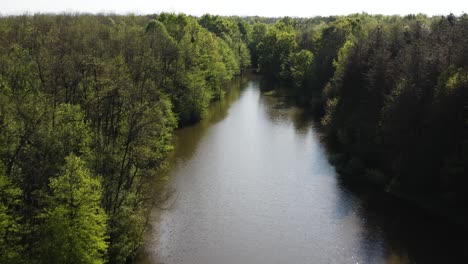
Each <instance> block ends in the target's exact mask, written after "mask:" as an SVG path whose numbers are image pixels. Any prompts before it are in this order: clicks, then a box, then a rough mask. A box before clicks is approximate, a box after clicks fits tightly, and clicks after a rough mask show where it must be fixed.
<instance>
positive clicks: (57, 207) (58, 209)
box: [39, 155, 108, 264]
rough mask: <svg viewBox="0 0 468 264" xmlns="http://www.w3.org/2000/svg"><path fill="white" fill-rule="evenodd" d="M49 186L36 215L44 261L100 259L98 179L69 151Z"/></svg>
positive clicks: (102, 223)
mask: <svg viewBox="0 0 468 264" xmlns="http://www.w3.org/2000/svg"><path fill="white" fill-rule="evenodd" d="M49 187H50V189H51V194H50V195H49V196H48V197H47V201H46V204H47V206H46V208H45V209H44V212H43V213H42V214H40V216H39V219H41V220H42V221H43V224H42V228H41V229H42V234H43V239H42V241H41V244H40V251H41V255H42V260H43V261H44V263H93V264H94V263H96V264H97V263H104V262H105V257H104V256H105V253H106V249H107V247H108V243H107V242H106V239H107V237H106V221H107V216H106V214H105V212H104V210H103V209H102V208H101V206H100V202H101V192H102V187H101V183H100V181H99V179H98V178H96V177H93V176H92V175H91V172H90V171H89V169H88V168H87V167H86V164H85V162H84V161H82V160H81V159H80V158H79V157H77V156H75V155H70V156H68V157H67V158H66V163H65V166H64V167H63V171H62V173H61V174H60V175H59V176H58V177H56V178H52V179H51V180H50V184H49Z"/></svg>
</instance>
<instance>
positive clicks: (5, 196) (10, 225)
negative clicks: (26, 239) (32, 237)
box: [0, 163, 25, 263]
mask: <svg viewBox="0 0 468 264" xmlns="http://www.w3.org/2000/svg"><path fill="white" fill-rule="evenodd" d="M20 205H21V190H20V189H19V188H18V187H17V186H15V185H14V184H13V183H12V182H11V181H10V179H8V178H7V177H6V176H5V174H4V172H3V165H2V164H1V163H0V259H1V260H2V263H22V262H23V261H24V260H25V257H24V256H23V255H22V253H23V249H24V247H23V245H22V244H21V238H22V234H23V233H24V232H25V226H24V225H22V224H21V214H20V212H18V210H17V209H18V207H19V206H20Z"/></svg>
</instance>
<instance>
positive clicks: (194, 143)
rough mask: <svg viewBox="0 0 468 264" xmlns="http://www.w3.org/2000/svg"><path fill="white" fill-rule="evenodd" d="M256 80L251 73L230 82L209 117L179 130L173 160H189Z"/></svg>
mask: <svg viewBox="0 0 468 264" xmlns="http://www.w3.org/2000/svg"><path fill="white" fill-rule="evenodd" d="M254 78H255V76H254V75H252V74H251V73H245V74H243V75H242V76H238V77H236V78H235V79H233V80H232V81H230V82H228V83H227V84H226V86H225V88H224V90H225V92H226V93H225V95H224V97H223V98H222V99H221V100H219V101H215V102H213V103H212V104H211V105H210V106H209V108H208V111H207V115H206V116H205V117H204V119H203V120H201V121H200V122H198V123H196V124H193V125H190V126H186V127H182V128H179V129H177V131H176V132H175V140H174V147H175V148H174V149H175V151H174V152H173V154H172V155H171V158H174V157H177V159H180V160H189V159H190V158H191V157H192V156H193V154H194V153H195V151H196V149H197V147H198V143H199V142H200V140H201V139H202V138H203V136H204V135H205V134H206V132H207V131H208V129H209V128H210V127H211V126H213V125H215V124H216V123H218V122H221V121H222V120H223V119H224V118H225V117H226V116H227V114H228V112H229V108H230V107H231V105H232V104H233V103H234V102H235V101H236V100H237V99H239V97H240V94H241V92H242V90H243V89H244V88H245V86H246V85H247V83H248V82H249V81H250V80H252V79H254ZM177 146H184V147H183V148H181V147H177Z"/></svg>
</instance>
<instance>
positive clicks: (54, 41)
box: [0, 14, 250, 263]
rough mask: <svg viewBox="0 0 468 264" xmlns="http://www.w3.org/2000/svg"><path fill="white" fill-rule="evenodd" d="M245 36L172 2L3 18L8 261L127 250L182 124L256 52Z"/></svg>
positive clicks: (124, 258) (2, 219)
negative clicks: (125, 10)
mask: <svg viewBox="0 0 468 264" xmlns="http://www.w3.org/2000/svg"><path fill="white" fill-rule="evenodd" d="M207 29H209V30H212V31H213V32H215V33H216V34H214V33H212V32H210V31H209V30H207ZM245 37H246V36H245V32H244V31H242V28H241V27H239V25H238V23H237V21H236V20H234V19H226V20H223V21H222V23H220V22H219V21H216V19H214V18H213V19H211V18H210V17H205V18H204V19H200V20H199V19H197V18H193V17H188V16H185V15H174V14H160V15H153V16H93V15H67V14H65V15H34V16H15V17H3V18H0V262H1V263H103V262H109V263H125V262H128V261H130V260H131V259H132V257H133V256H134V255H135V252H136V250H137V249H138V247H139V246H140V245H141V242H142V238H143V234H144V230H145V225H146V221H147V216H148V212H149V210H151V208H152V204H153V203H154V202H155V201H157V199H158V193H157V191H158V188H157V184H155V182H157V181H156V180H157V179H155V177H156V175H159V174H160V171H161V170H163V169H164V166H165V164H166V156H167V155H168V153H169V152H170V151H171V149H172V142H171V139H172V132H173V130H174V129H175V128H176V127H177V126H178V125H184V124H188V123H191V122H195V121H197V120H199V119H200V118H203V116H204V113H205V112H206V109H207V106H208V104H209V103H210V102H211V101H212V100H215V99H218V98H220V97H222V96H223V89H222V87H223V84H224V83H225V82H226V81H228V80H230V79H231V78H232V77H233V76H235V75H238V74H240V71H241V69H242V68H244V67H246V66H248V65H249V64H250V54H249V51H248V48H247V45H246V42H245ZM160 180H163V179H160Z"/></svg>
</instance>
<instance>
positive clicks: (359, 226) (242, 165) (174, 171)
mask: <svg viewBox="0 0 468 264" xmlns="http://www.w3.org/2000/svg"><path fill="white" fill-rule="evenodd" d="M259 85H260V83H259V81H258V80H256V79H255V78H252V77H243V78H239V79H237V80H235V81H234V82H233V83H232V84H231V86H232V87H230V89H229V90H230V91H229V92H228V93H227V95H226V96H225V98H224V99H223V100H222V101H220V102H217V103H214V104H213V105H212V106H211V108H210V111H209V114H208V116H207V118H206V119H205V120H203V121H202V122H200V123H198V124H196V125H194V126H191V127H186V128H183V129H180V130H178V131H177V132H176V140H175V152H174V154H173V155H174V156H173V158H172V160H173V161H172V162H171V163H172V165H171V170H170V175H171V185H172V186H173V187H174V189H175V193H174V194H173V197H172V198H171V199H170V205H169V206H168V208H167V210H163V211H160V210H158V209H155V212H154V213H153V218H152V220H151V221H152V222H151V224H152V229H150V231H149V233H148V239H147V242H146V246H145V249H144V251H143V252H142V253H141V254H140V256H139V258H138V260H137V261H136V262H137V263H165V264H175V263H193V264H231V263H232V264H234V263H236V264H240V263H241V264H254V263H255V264H258V263H461V262H460V260H462V259H463V257H466V253H464V249H466V245H467V244H466V243H465V242H463V241H457V239H458V238H457V237H456V235H454V234H453V231H452V230H450V228H449V227H447V226H449V225H448V224H446V223H441V222H440V221H439V220H437V219H432V218H431V216H428V215H425V214H424V213H423V212H418V210H417V209H416V208H412V207H411V206H407V205H401V204H398V203H396V204H395V202H393V201H388V200H387V199H385V198H376V197H374V195H372V194H369V193H368V192H362V191H360V190H359V189H356V188H353V187H351V186H348V185H347V184H345V183H343V181H342V180H341V178H340V177H339V176H338V175H337V173H336V172H335V169H334V167H333V166H332V165H331V164H330V163H329V161H328V159H327V153H326V149H325V147H324V145H323V143H322V142H321V141H320V134H319V132H318V130H317V129H316V128H314V124H313V122H312V121H311V120H310V119H308V118H306V116H307V115H306V114H305V113H303V111H301V109H299V108H296V107H294V106H291V105H289V104H287V103H286V102H285V100H284V99H279V98H275V97H271V96H266V95H263V94H262V93H261V91H260V89H259ZM415 211H416V213H415ZM465 260H466V259H465ZM463 261H464V260H463ZM463 261H462V262H463ZM465 263H466V262H465Z"/></svg>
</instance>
